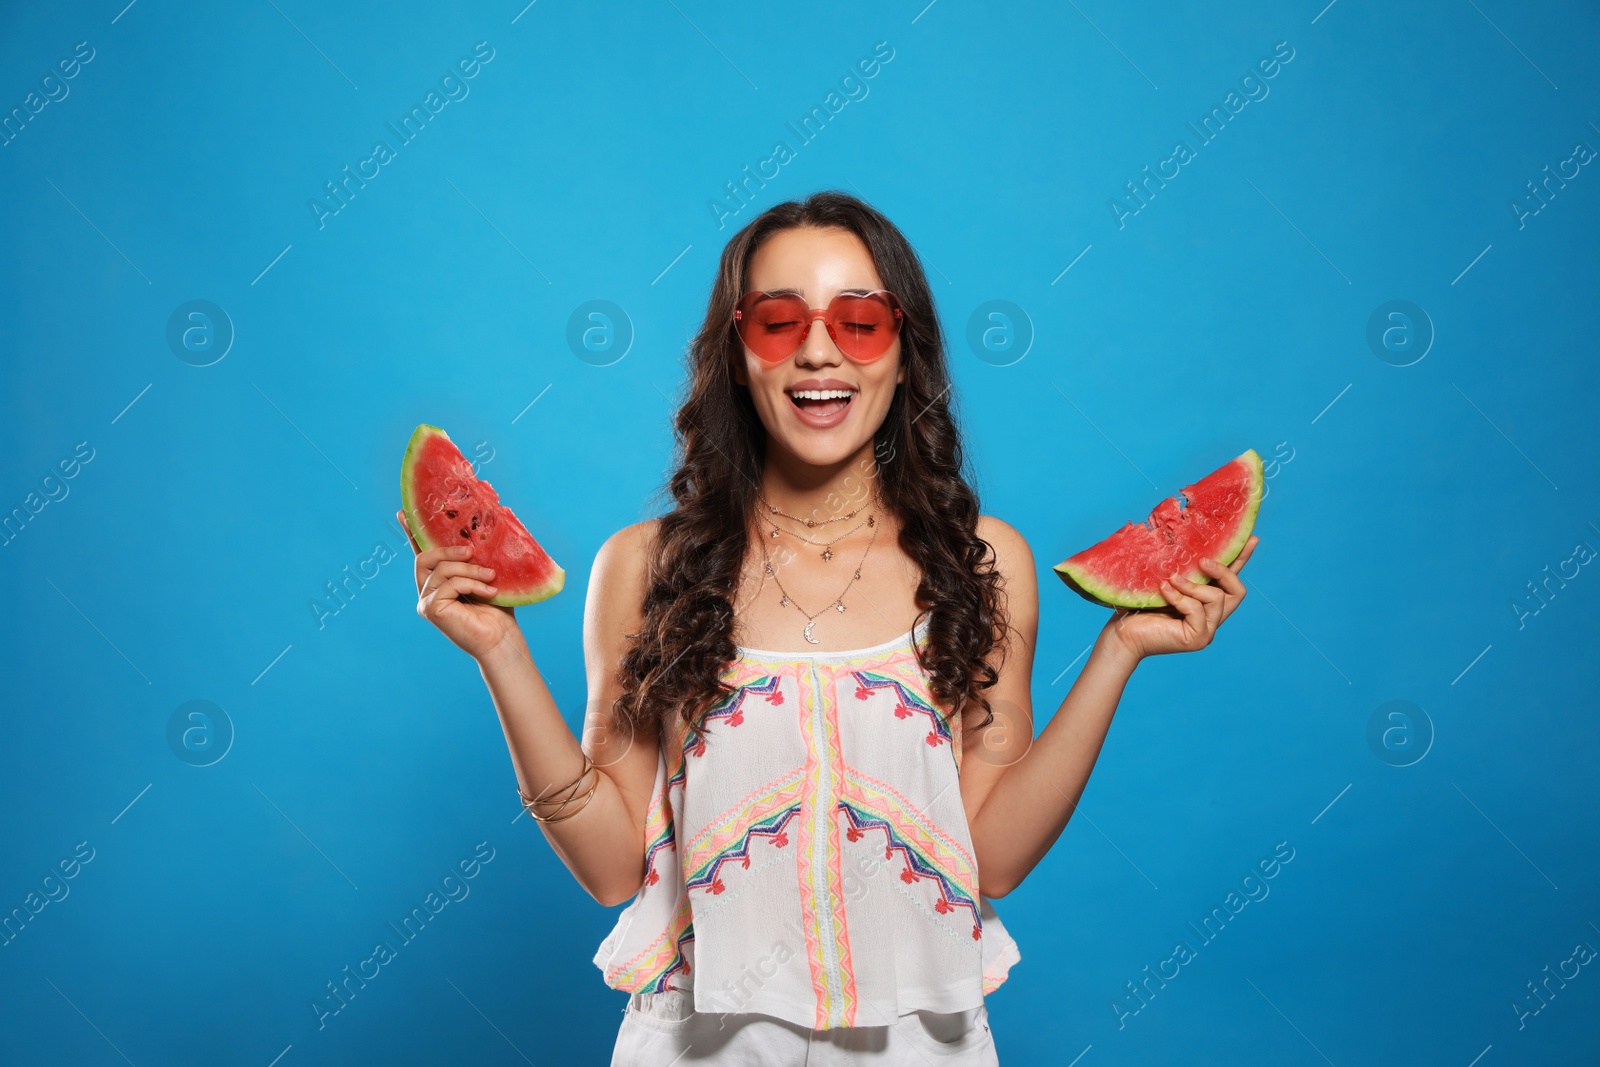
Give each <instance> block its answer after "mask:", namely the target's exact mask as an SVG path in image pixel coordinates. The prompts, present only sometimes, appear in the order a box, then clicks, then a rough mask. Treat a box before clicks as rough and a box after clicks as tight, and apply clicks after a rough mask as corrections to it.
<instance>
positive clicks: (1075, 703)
mask: <svg viewBox="0 0 1600 1067" xmlns="http://www.w3.org/2000/svg"><path fill="white" fill-rule="evenodd" d="M985 520H986V523H987V526H986V527H985V525H984V524H982V523H980V528H979V535H980V536H982V537H983V538H984V539H985V540H986V541H988V542H989V543H990V544H991V545H992V546H993V547H994V550H995V558H996V567H997V569H998V570H999V571H1000V574H1001V576H1002V581H1003V584H1004V587H1005V590H1006V607H1007V610H1008V611H1009V612H1010V616H1011V627H1012V628H1011V630H1010V632H1009V634H1008V636H1007V640H1006V641H1005V642H1004V644H1003V647H1001V648H998V649H996V653H995V656H994V658H993V659H992V660H991V663H994V664H995V665H996V668H997V670H998V672H999V675H1000V677H999V681H998V682H996V684H995V686H994V688H993V689H991V690H990V694H991V695H990V701H991V703H992V704H993V706H994V707H993V711H994V716H995V721H994V723H992V724H991V725H990V726H989V727H986V728H984V729H983V730H974V731H973V733H972V735H971V738H972V739H971V740H970V741H969V742H967V743H966V744H964V745H963V757H962V766H961V792H962V799H963V802H964V804H965V807H966V809H967V818H968V821H969V823H970V826H971V830H972V840H973V848H974V850H975V851H976V852H977V860H978V870H979V875H980V880H979V885H980V887H981V891H982V893H983V895H984V896H987V897H1000V896H1004V895H1005V894H1006V893H1009V892H1010V891H1011V890H1012V889H1014V888H1016V887H1017V886H1018V885H1019V884H1020V883H1021V882H1022V880H1023V879H1024V878H1025V877H1027V875H1028V873H1029V872H1030V871H1032V870H1033V868H1034V867H1036V866H1037V865H1038V863H1039V861H1040V860H1041V859H1043V858H1044V855H1045V853H1047V852H1048V851H1050V847H1051V846H1052V845H1054V844H1055V842H1056V839H1057V838H1059V837H1060V836H1061V831H1062V830H1064V829H1065V828H1066V825H1067V822H1068V820H1069V819H1071V818H1072V813H1073V812H1074V811H1075V810H1076V809H1077V806H1078V800H1079V798H1080V797H1082V795H1083V790H1084V786H1085V785H1087V784H1088V781H1089V775H1090V772H1092V771H1093V770H1094V765H1095V762H1096V760H1098V759H1099V757H1100V749H1101V748H1102V746H1103V745H1104V744H1105V739H1106V734H1107V732H1108V731H1109V730H1110V729H1111V719H1112V716H1114V715H1115V714H1116V711H1117V704H1118V702H1119V701H1120V700H1121V699H1122V693H1123V689H1124V688H1125V687H1126V685H1127V682H1128V679H1129V678H1130V677H1131V676H1132V674H1133V670H1134V668H1135V667H1136V666H1138V664H1139V662H1140V660H1141V659H1143V658H1144V656H1147V655H1155V654H1160V653H1165V652H1176V651H1193V650H1196V649H1199V648H1203V647H1205V646H1206V645H1207V644H1209V643H1210V640H1211V636H1212V634H1214V633H1215V630H1216V627H1217V626H1218V625H1220V624H1221V622H1222V620H1223V619H1225V618H1226V617H1227V616H1228V614H1230V613H1231V612H1232V611H1233V609H1234V608H1235V607H1236V606H1237V605H1238V602H1239V601H1240V600H1242V599H1243V598H1244V587H1243V585H1242V584H1241V583H1240V582H1239V579H1238V577H1237V571H1238V568H1239V567H1241V566H1243V565H1244V562H1245V560H1246V559H1248V558H1249V555H1250V553H1251V551H1252V550H1253V549H1254V547H1255V542H1254V539H1252V540H1251V542H1250V543H1249V544H1247V546H1246V548H1245V550H1244V552H1243V553H1241V555H1240V556H1239V558H1238V559H1237V560H1236V561H1235V562H1234V564H1233V566H1232V568H1231V569H1230V568H1226V567H1220V566H1217V565H1215V564H1213V565H1212V566H1211V567H1208V568H1206V570H1207V572H1208V573H1209V574H1210V575H1211V577H1212V581H1213V583H1214V584H1212V585H1204V586H1202V585H1196V584H1194V583H1191V582H1187V581H1183V580H1182V579H1179V583H1180V584H1178V585H1175V586H1174V587H1172V592H1171V594H1170V595H1167V594H1166V592H1165V591H1163V595H1166V596H1167V599H1168V603H1169V604H1170V605H1172V606H1171V608H1170V609H1162V610H1158V611H1153V612H1135V613H1132V614H1129V613H1127V612H1125V611H1118V612H1116V613H1115V614H1113V616H1112V618H1111V620H1110V621H1109V622H1107V624H1106V626H1105V628H1104V629H1102V630H1101V631H1100V635H1099V636H1098V637H1097V638H1096V640H1095V643H1094V646H1093V648H1092V650H1091V651H1090V653H1089V661H1088V662H1087V663H1086V664H1084V668H1083V671H1082V672H1081V673H1080V674H1079V675H1078V677H1077V680H1076V681H1075V682H1074V683H1073V685H1072V688H1071V690H1070V691H1068V693H1067V695H1066V697H1065V699H1063V700H1062V701H1061V705H1060V707H1058V708H1057V709H1056V713H1055V716H1054V717H1053V718H1051V720H1050V722H1049V723H1048V724H1047V725H1046V726H1045V728H1044V730H1043V731H1042V732H1041V733H1040V734H1039V736H1038V737H1037V738H1034V737H1033V703H1032V697H1031V695H1030V688H1031V678H1032V674H1033V650H1034V643H1035V640H1036V638H1037V636H1038V630H1039V593H1038V581H1037V578H1036V573H1037V572H1036V571H1035V569H1034V560H1033V553H1032V552H1031V551H1030V550H1029V549H1028V545H1027V542H1026V541H1024V540H1023V539H1022V536H1021V535H1020V534H1018V533H1017V532H1016V531H1015V530H1013V529H1012V528H1011V527H1010V526H1007V525H1006V524H1005V523H1002V522H1000V521H999V520H996V519H989V518H988V517H987V516H986V517H985ZM969 715H970V716H971V722H972V723H973V724H974V725H976V723H977V722H981V721H982V718H981V709H980V710H979V711H978V712H976V713H972V712H969ZM1030 740H1031V742H1032V744H1031V746H1030V744H1029V742H1030Z"/></svg>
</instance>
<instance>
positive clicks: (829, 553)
mask: <svg viewBox="0 0 1600 1067" xmlns="http://www.w3.org/2000/svg"><path fill="white" fill-rule="evenodd" d="M822 558H823V559H832V558H833V549H831V548H825V549H823V550H822Z"/></svg>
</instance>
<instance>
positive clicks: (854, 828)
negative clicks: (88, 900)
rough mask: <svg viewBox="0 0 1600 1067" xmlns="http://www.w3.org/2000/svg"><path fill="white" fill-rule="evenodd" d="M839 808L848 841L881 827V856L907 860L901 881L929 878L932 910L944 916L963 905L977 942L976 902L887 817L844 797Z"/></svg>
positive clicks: (980, 929) (979, 918)
mask: <svg viewBox="0 0 1600 1067" xmlns="http://www.w3.org/2000/svg"><path fill="white" fill-rule="evenodd" d="M839 808H840V810H842V811H843V812H844V813H845V816H846V817H847V818H848V819H849V820H850V827H849V829H847V830H846V831H845V836H846V837H848V838H849V839H850V840H851V841H859V840H861V837H862V835H863V833H864V832H865V831H867V830H869V829H874V828H876V829H880V830H882V831H883V833H884V837H885V839H886V841H885V844H884V850H883V858H884V859H892V858H893V857H894V854H895V853H896V852H899V853H900V855H901V856H902V857H903V858H904V859H905V861H906V866H905V869H904V870H902V871H901V872H900V880H901V881H902V882H905V883H907V884H908V885H909V884H913V883H915V882H916V881H917V879H919V878H928V879H932V880H933V882H934V884H935V885H936V886H937V887H938V889H939V899H938V900H936V901H935V902H934V905H933V910H934V911H936V912H938V913H939V914H941V915H946V914H949V913H950V912H952V911H954V910H955V909H956V908H966V909H967V910H968V911H970V912H971V913H972V939H973V940H974V941H976V940H978V939H980V938H981V937H982V936H983V918H982V916H980V915H979V914H978V903H977V901H975V900H974V899H973V898H972V897H971V896H969V895H968V894H967V892H966V891H965V890H964V889H962V887H961V886H960V885H958V884H957V883H956V882H954V881H952V880H951V879H950V878H949V877H947V876H946V875H945V873H944V872H943V871H941V870H940V869H939V868H938V867H936V866H934V865H933V864H931V863H929V862H928V861H927V859H926V858H925V857H924V856H923V855H922V854H921V853H920V852H919V851H918V850H917V849H916V847H915V846H913V845H912V844H911V843H910V842H909V841H907V840H906V839H905V838H903V837H901V836H900V835H899V834H897V833H895V831H894V827H892V826H891V825H889V820H888V819H885V818H884V817H883V816H881V815H879V814H877V813H876V812H874V811H872V810H871V809H869V808H865V807H862V806H859V805H856V804H852V803H851V802H850V801H848V800H844V799H841V800H840V801H839Z"/></svg>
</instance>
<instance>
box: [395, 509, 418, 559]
mask: <svg viewBox="0 0 1600 1067" xmlns="http://www.w3.org/2000/svg"><path fill="white" fill-rule="evenodd" d="M394 517H395V518H397V519H399V520H400V528H401V529H402V530H404V531H405V532H406V540H407V541H410V542H411V551H412V553H413V554H414V555H418V556H420V555H422V546H421V545H419V544H417V539H416V538H415V537H412V536H411V524H410V523H409V522H407V521H406V512H405V509H404V508H401V509H400V510H399V511H397V512H395V513H394Z"/></svg>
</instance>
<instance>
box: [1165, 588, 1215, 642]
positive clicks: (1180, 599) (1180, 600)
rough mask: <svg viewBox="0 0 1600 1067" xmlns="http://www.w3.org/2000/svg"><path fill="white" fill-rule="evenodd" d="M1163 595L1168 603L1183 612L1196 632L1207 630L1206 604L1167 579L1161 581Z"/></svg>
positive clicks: (1185, 618)
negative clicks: (1186, 593)
mask: <svg viewBox="0 0 1600 1067" xmlns="http://www.w3.org/2000/svg"><path fill="white" fill-rule="evenodd" d="M1161 595H1162V596H1163V597H1165V598H1166V600H1167V603H1169V604H1171V605H1172V606H1173V607H1174V608H1176V609H1177V610H1178V611H1179V612H1181V613H1182V615H1183V618H1184V620H1185V621H1186V622H1188V624H1189V625H1190V626H1191V627H1192V628H1193V629H1194V630H1195V631H1196V632H1198V633H1202V634H1203V633H1205V632H1206V606H1205V605H1204V604H1202V603H1201V602H1200V601H1198V600H1196V599H1195V598H1194V597H1192V596H1186V595H1184V594H1183V593H1181V592H1179V591H1178V589H1177V588H1176V587H1175V586H1174V585H1173V584H1172V583H1171V582H1167V581H1163V582H1162V583H1161Z"/></svg>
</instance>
